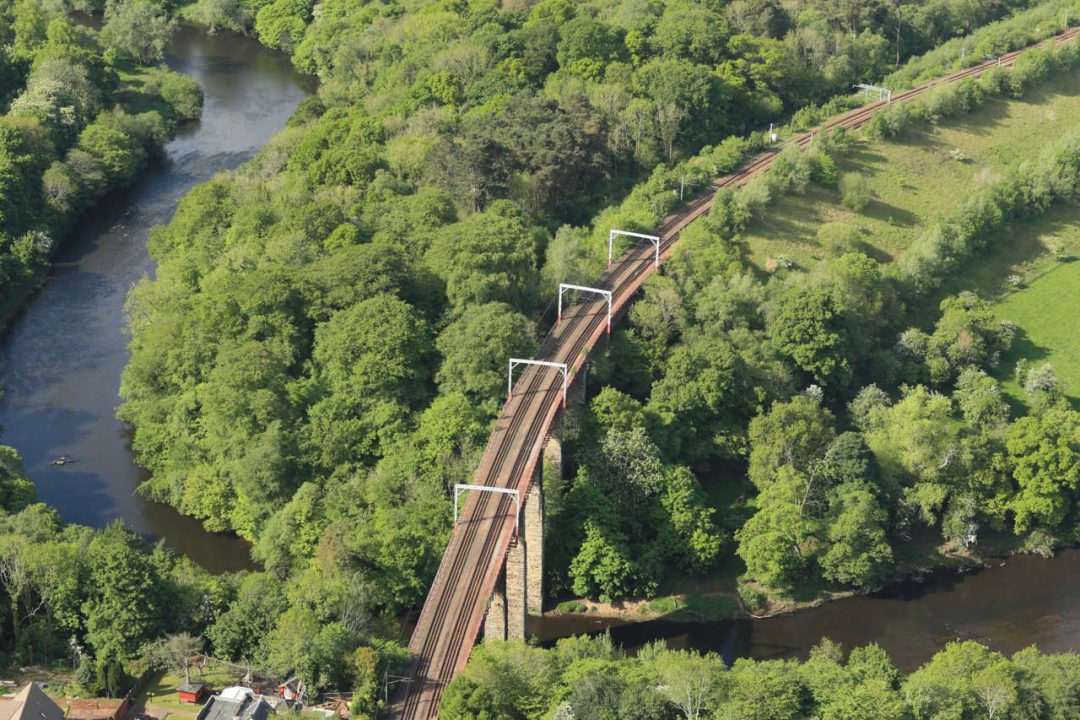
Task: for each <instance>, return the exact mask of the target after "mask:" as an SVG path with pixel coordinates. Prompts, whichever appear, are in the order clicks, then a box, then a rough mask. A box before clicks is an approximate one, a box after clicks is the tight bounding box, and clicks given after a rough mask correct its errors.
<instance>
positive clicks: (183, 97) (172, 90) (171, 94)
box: [145, 68, 203, 120]
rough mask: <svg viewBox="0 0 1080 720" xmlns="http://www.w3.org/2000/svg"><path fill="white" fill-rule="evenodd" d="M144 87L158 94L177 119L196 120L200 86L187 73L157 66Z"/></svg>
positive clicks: (200, 112)
mask: <svg viewBox="0 0 1080 720" xmlns="http://www.w3.org/2000/svg"><path fill="white" fill-rule="evenodd" d="M145 89H146V91H147V92H150V93H153V94H156V95H160V96H161V99H162V100H164V101H165V102H166V103H168V105H169V107H171V108H172V110H173V112H174V113H175V116H176V118H177V119H179V120H197V119H198V118H199V115H201V114H202V105H203V92H202V88H201V87H199V83H198V82H196V81H195V79H194V78H192V77H190V76H188V75H184V74H183V73H178V72H173V71H171V70H166V69H164V68H158V69H156V70H154V71H153V73H152V74H151V76H150V79H149V80H148V81H147V83H146V87H145Z"/></svg>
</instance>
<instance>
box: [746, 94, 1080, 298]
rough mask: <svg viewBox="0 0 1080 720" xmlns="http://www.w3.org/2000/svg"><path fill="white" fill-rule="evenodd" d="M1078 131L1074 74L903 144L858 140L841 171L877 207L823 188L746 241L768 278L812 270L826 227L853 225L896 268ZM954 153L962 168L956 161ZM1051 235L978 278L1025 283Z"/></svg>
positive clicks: (769, 218) (773, 211)
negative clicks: (846, 202)
mask: <svg viewBox="0 0 1080 720" xmlns="http://www.w3.org/2000/svg"><path fill="white" fill-rule="evenodd" d="M1077 122H1080V74H1078V73H1068V74H1065V75H1062V76H1060V77H1058V78H1055V79H1054V80H1052V81H1051V82H1049V83H1047V84H1046V85H1043V86H1042V87H1039V88H1036V89H1034V90H1032V91H1031V92H1030V93H1029V94H1028V95H1027V96H1026V97H1025V98H1023V99H1021V100H1005V99H1000V98H995V99H991V100H988V101H987V102H986V103H985V104H984V105H983V106H982V107H981V108H979V109H978V110H977V111H976V112H973V113H971V114H968V115H963V116H960V117H957V118H954V119H951V120H947V121H944V122H942V123H941V124H940V125H938V126H922V127H919V128H916V129H913V130H910V131H908V132H907V133H906V134H905V135H904V136H902V137H900V138H897V139H893V140H887V141H884V140H882V141H873V140H860V141H859V142H858V143H857V144H856V146H855V148H854V150H853V151H852V152H851V153H850V155H848V156H847V157H846V158H844V159H843V161H842V162H841V170H842V171H843V172H859V173H862V174H863V175H865V176H866V177H867V179H868V180H869V182H870V186H871V188H872V190H873V195H874V199H873V200H872V201H871V203H870V204H869V205H868V206H867V207H866V208H865V209H864V210H863V211H861V212H858V213H855V212H852V211H850V210H848V209H846V208H845V207H843V206H842V205H841V204H840V195H839V192H838V191H837V190H836V189H834V188H827V187H821V186H811V188H810V189H809V191H808V192H807V193H806V194H804V195H795V196H788V197H784V198H781V199H779V200H778V201H776V202H774V203H772V204H771V205H770V206H769V207H768V209H767V210H766V212H765V214H764V217H763V218H761V219H760V220H758V221H757V222H755V223H754V224H753V225H752V226H751V227H750V228H749V229H748V231H747V232H746V233H745V234H744V240H745V241H746V243H747V250H748V253H749V257H750V260H751V262H752V263H753V264H754V265H756V266H757V267H758V268H761V269H763V268H765V267H766V265H767V264H769V263H768V261H769V260H770V259H776V258H778V257H779V256H785V257H787V258H788V259H789V260H791V261H792V262H793V263H794V264H795V267H796V268H800V269H808V268H810V267H812V266H813V265H814V263H815V262H816V261H817V260H819V259H821V258H824V257H826V256H827V255H828V251H827V250H826V249H825V248H824V247H822V246H821V245H820V243H819V242H818V240H817V231H818V228H819V227H820V226H821V225H822V224H824V223H827V222H845V223H850V224H851V225H853V226H855V227H856V228H858V230H859V231H860V235H861V239H862V242H863V244H864V248H863V249H864V250H865V251H866V252H867V253H868V254H870V255H871V256H872V257H875V258H876V259H878V260H880V261H882V262H888V261H890V260H893V259H895V258H896V257H898V256H899V255H900V254H901V253H903V251H904V250H905V249H906V248H907V247H908V246H909V245H910V243H911V242H912V240H913V239H914V238H915V237H917V236H918V235H919V233H921V232H922V231H923V230H924V229H925V228H926V227H927V226H928V225H930V224H932V223H933V222H934V221H935V220H936V219H938V218H940V217H941V216H942V215H943V214H945V213H947V212H948V211H949V210H951V209H952V208H953V207H955V205H956V204H957V203H958V202H959V201H960V200H961V199H962V198H963V197H964V196H965V195H966V194H967V193H968V192H969V191H970V190H971V189H972V188H976V187H979V186H981V185H985V184H988V183H991V182H994V181H995V180H996V179H998V178H999V177H1000V176H1001V175H1002V173H1003V172H1004V171H1005V170H1006V169H1007V168H1009V167H1010V166H1013V165H1015V164H1017V163H1020V162H1023V161H1024V160H1025V159H1027V158H1033V157H1036V156H1037V155H1038V154H1039V152H1040V151H1041V150H1042V148H1044V147H1045V146H1046V145H1048V144H1050V143H1052V142H1053V141H1054V140H1056V139H1057V138H1058V137H1059V136H1060V134H1061V133H1062V132H1063V131H1064V130H1065V129H1067V128H1071V127H1073V126H1074V125H1075V124H1076V123H1077ZM954 150H959V151H960V152H961V153H962V155H963V158H964V159H963V160H957V159H954V158H953V155H952V151H954ZM1047 232H1049V233H1055V232H1058V230H1056V229H1054V228H1052V227H1050V226H1047V227H1045V228H1039V227H1033V228H1031V229H1030V231H1029V232H1027V233H1026V234H1024V235H1023V237H1021V238H1019V239H1020V240H1022V242H1018V243H1013V242H1010V243H1007V245H1008V251H1007V252H1002V253H1000V254H998V256H997V258H996V259H997V260H998V263H997V265H996V266H988V267H986V268H982V269H981V270H980V271H979V272H981V273H983V275H984V276H986V278H988V279H992V280H993V281H994V282H998V281H999V280H1000V279H1001V278H1003V277H1006V276H1008V275H1009V274H1012V273H1014V272H1019V273H1021V274H1025V273H1026V272H1027V271H1028V270H1029V268H1026V267H1024V265H1025V264H1027V263H1030V262H1031V261H1032V260H1033V259H1034V258H1036V257H1038V256H1039V255H1041V254H1042V252H1043V250H1044V249H1045V243H1046V241H1047V238H1045V237H1041V236H1042V235H1044V234H1045V233H1047ZM1015 266H1020V267H1015ZM999 276H1000V277H999ZM983 287H985V286H983ZM988 291H989V289H988Z"/></svg>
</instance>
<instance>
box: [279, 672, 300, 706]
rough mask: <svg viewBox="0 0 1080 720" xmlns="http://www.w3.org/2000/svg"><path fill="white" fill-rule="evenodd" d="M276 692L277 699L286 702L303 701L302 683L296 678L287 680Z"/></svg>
mask: <svg viewBox="0 0 1080 720" xmlns="http://www.w3.org/2000/svg"><path fill="white" fill-rule="evenodd" d="M277 692H278V697H282V698H285V700H286V701H297V702H299V701H300V700H303V699H304V681H303V680H301V679H300V678H298V677H294V678H289V679H288V680H286V681H285V682H283V683H281V684H280V685H278V688H277Z"/></svg>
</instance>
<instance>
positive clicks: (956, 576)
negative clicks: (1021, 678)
mask: <svg viewBox="0 0 1080 720" xmlns="http://www.w3.org/2000/svg"><path fill="white" fill-rule="evenodd" d="M1078 593H1080V549H1076V548H1069V549H1065V550H1062V551H1059V552H1058V553H1057V554H1055V555H1054V556H1053V557H1051V558H1044V557H1039V556H1036V555H1028V554H1016V555H1011V556H1009V557H991V556H989V555H983V556H979V559H978V560H977V561H974V560H972V561H969V562H965V563H964V564H962V565H961V564H957V565H955V566H952V567H944V566H943V567H941V568H939V569H937V570H935V571H932V572H928V573H926V574H924V575H923V576H922V577H918V578H916V577H914V576H913V577H911V578H909V579H908V580H906V581H903V582H898V583H895V584H890V585H888V586H887V587H885V588H882V589H879V590H876V591H873V592H870V593H867V594H850V595H847V596H844V597H836V598H834V599H832V600H830V601H824V600H820V599H819V600H818V601H808V602H806V603H804V604H801V605H799V606H798V607H793V608H791V609H789V610H788V611H786V612H782V613H778V614H776V615H772V616H769V617H760V618H755V617H753V616H750V615H748V614H741V615H740V614H734V615H727V616H722V617H713V618H708V619H692V618H691V617H690V616H689V615H686V614H683V615H681V616H680V615H679V614H678V613H675V614H672V615H662V614H659V615H654V616H647V615H644V614H640V613H639V614H637V615H636V616H635V614H634V613H632V612H628V613H621V614H615V615H610V616H607V615H602V614H601V613H600V612H599V611H597V612H596V613H589V612H585V613H558V612H555V613H548V614H547V615H545V616H544V617H542V618H541V617H536V618H530V626H529V632H530V633H531V634H533V635H535V637H536V638H537V639H538V640H539V641H540V642H541V643H544V644H552V643H554V641H555V640H556V639H558V638H560V637H566V636H568V635H574V634H596V633H602V632H609V633H611V636H612V640H613V641H614V642H615V643H616V644H619V645H621V646H622V647H623V648H624V649H626V650H627V651H629V652H634V651H636V650H637V649H638V648H640V647H641V646H643V645H645V644H647V643H649V642H653V641H656V640H662V641H664V642H665V643H666V644H667V645H668V646H670V647H673V648H687V649H695V650H699V651H707V652H718V653H720V654H722V655H724V657H725V658H726V659H727V660H728V661H729V662H730V661H733V660H734V659H735V658H737V657H753V658H757V659H769V658H788V657H791V658H800V659H805V658H806V657H808V655H809V652H810V650H811V648H813V647H814V646H815V645H816V644H817V643H819V642H820V641H821V640H822V639H823V638H830V639H831V640H834V641H836V642H839V643H841V644H842V645H843V646H844V647H846V648H848V649H850V648H852V647H856V646H860V645H865V644H868V643H871V642H873V643H877V644H878V645H881V646H882V647H883V648H884V649H885V650H886V651H888V653H889V654H890V656H891V657H892V658H893V660H894V662H896V664H897V666H898V667H899V668H900V669H901V670H902V671H905V672H906V671H910V670H914V669H915V668H917V667H918V666H919V665H920V664H922V663H923V662H925V661H926V660H927V659H929V658H930V657H931V656H932V655H933V654H934V653H935V652H937V651H939V650H941V649H943V648H944V647H945V645H946V644H948V643H949V642H951V641H955V640H977V641H979V642H982V643H984V644H986V645H987V646H988V647H990V648H992V649H994V650H998V651H1000V652H1004V653H1012V652H1015V651H1017V650H1020V649H1023V648H1025V647H1028V646H1030V645H1033V644H1034V645H1037V646H1038V647H1039V649H1040V650H1042V651H1044V652H1064V651H1070V650H1075V649H1076V648H1077V647H1080V606H1078V605H1077V603H1076V602H1075V597H1076V596H1077V594H1078Z"/></svg>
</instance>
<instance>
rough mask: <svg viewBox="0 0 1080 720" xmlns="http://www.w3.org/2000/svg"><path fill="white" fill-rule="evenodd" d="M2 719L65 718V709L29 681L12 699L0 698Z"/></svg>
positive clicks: (62, 719)
mask: <svg viewBox="0 0 1080 720" xmlns="http://www.w3.org/2000/svg"><path fill="white" fill-rule="evenodd" d="M0 720H64V711H63V710H61V709H60V706H59V705H57V704H56V703H54V702H53V701H52V698H50V697H49V696H48V695H46V694H45V691H44V690H42V689H41V688H40V687H39V686H38V685H37V684H35V683H29V684H28V685H27V686H26V687H24V688H23V689H22V690H20V691H19V692H18V694H17V695H15V697H14V698H12V699H11V700H0Z"/></svg>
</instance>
